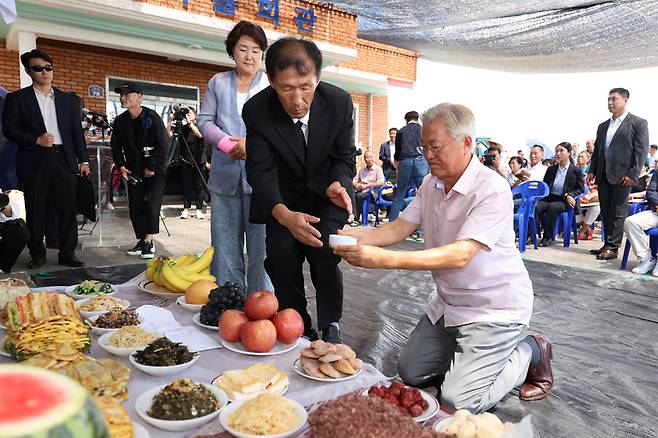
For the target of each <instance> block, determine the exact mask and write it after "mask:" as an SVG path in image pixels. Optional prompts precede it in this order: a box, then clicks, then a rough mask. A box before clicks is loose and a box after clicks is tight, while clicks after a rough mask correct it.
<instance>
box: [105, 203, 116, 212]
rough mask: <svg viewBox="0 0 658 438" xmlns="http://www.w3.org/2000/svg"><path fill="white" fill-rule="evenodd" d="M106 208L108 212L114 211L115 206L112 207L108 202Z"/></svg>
mask: <svg viewBox="0 0 658 438" xmlns="http://www.w3.org/2000/svg"><path fill="white" fill-rule="evenodd" d="M105 208H107V209H108V210H114V205H112V203H111V202H108V203H107V204H105Z"/></svg>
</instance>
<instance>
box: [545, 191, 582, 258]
mask: <svg viewBox="0 0 658 438" xmlns="http://www.w3.org/2000/svg"><path fill="white" fill-rule="evenodd" d="M588 193H589V188H588V187H587V186H585V190H584V191H583V193H582V194H580V195H578V196H575V197H574V199H575V200H576V202H578V200H579V199H580V198H582V197H583V196H585V195H586V194H588ZM560 232H562V239H563V241H564V242H563V245H564V247H565V248H569V244H570V243H571V242H570V241H571V234H573V243H575V244H576V245H578V224H577V223H576V214H575V212H574V208H573V207H568V208H567V211H564V212H562V213H560V217H559V218H558V220H557V221H555V227H554V228H553V235H552V238H553V239H555V236H557V235H558V234H560Z"/></svg>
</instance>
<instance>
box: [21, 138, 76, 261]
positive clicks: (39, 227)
mask: <svg viewBox="0 0 658 438" xmlns="http://www.w3.org/2000/svg"><path fill="white" fill-rule="evenodd" d="M39 153H41V154H43V155H44V157H43V159H42V160H41V164H40V165H39V168H38V169H34V173H33V176H32V178H29V179H27V180H24V181H23V189H24V190H23V192H24V195H25V213H26V218H27V228H28V230H29V231H30V242H29V243H28V245H27V246H28V248H29V249H30V256H31V257H32V260H41V259H45V258H46V248H45V247H44V246H43V237H44V235H45V234H46V231H47V230H48V229H49V224H50V223H52V222H53V221H54V223H56V224H57V231H58V236H57V242H56V243H57V244H58V246H59V253H60V255H61V256H63V257H66V258H70V257H73V256H74V255H75V247H76V246H77V245H78V230H77V228H76V221H75V202H76V201H75V195H76V184H77V178H76V176H75V174H74V173H73V171H72V170H71V168H70V167H69V165H68V163H67V162H66V157H65V155H64V151H63V150H61V149H55V148H48V149H47V148H40V150H39Z"/></svg>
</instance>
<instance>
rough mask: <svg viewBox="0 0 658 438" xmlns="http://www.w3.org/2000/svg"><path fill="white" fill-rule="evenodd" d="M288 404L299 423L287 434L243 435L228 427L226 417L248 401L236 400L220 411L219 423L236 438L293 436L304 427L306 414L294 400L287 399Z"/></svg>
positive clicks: (281, 437) (302, 407)
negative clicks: (291, 406) (292, 407)
mask: <svg viewBox="0 0 658 438" xmlns="http://www.w3.org/2000/svg"><path fill="white" fill-rule="evenodd" d="M286 400H288V401H289V402H290V403H292V404H293V405H294V406H295V413H296V414H297V416H298V417H299V423H297V425H296V426H294V427H293V428H292V429H290V430H289V431H287V432H282V433H277V434H273V435H252V434H249V433H244V432H240V431H237V430H235V429H233V428H232V427H230V426H229V425H228V422H229V421H228V417H229V416H230V415H231V414H232V413H234V412H235V411H236V410H237V409H238V408H239V407H240V406H242V404H243V403H245V402H247V401H249V400H238V401H236V402H233V403H231V404H230V405H228V406H227V407H225V408H224V409H222V412H221V414H219V423H220V424H221V425H222V427H223V428H224V430H225V431H227V432H228V433H230V434H231V435H233V436H235V437H237V438H286V437H290V436H295V434H296V433H297V432H299V430H300V429H301V428H302V427H304V425H305V424H306V421H307V420H308V413H307V412H306V409H304V406H302V405H300V404H299V403H297V402H296V401H294V400H290V399H289V398H287V399H286Z"/></svg>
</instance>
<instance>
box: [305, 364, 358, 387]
mask: <svg viewBox="0 0 658 438" xmlns="http://www.w3.org/2000/svg"><path fill="white" fill-rule="evenodd" d="M292 369H293V370H295V372H296V373H297V374H299V375H300V376H302V377H306V378H307V379H311V380H317V381H318V382H327V383H334V382H344V381H345V380H350V379H353V378H355V377H356V376H358V375H359V374H361V371H363V366H362V367H361V368H359V370H358V371H357V372H356V373H355V374H353V375H351V376H350V375H347V374H345V377H341V378H340V379H332V378H331V377H327V378H326V379H321V378H319V377H313V376H309V375H308V374H306V371H304V367H303V366H302V360H301V359H300V358H297V360H296V361H295V363H294V364H293V365H292Z"/></svg>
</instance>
